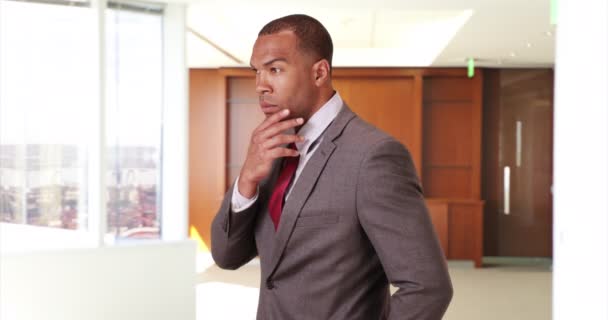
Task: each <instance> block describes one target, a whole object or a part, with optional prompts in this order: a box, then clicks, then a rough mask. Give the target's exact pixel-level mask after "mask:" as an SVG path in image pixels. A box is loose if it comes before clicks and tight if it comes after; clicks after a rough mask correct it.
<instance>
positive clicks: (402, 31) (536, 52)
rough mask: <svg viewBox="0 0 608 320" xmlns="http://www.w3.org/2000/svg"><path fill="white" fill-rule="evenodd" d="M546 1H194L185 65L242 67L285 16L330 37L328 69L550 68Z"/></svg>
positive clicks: (552, 46) (550, 32) (550, 29)
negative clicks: (316, 24)
mask: <svg viewBox="0 0 608 320" xmlns="http://www.w3.org/2000/svg"><path fill="white" fill-rule="evenodd" d="M550 4H551V1H550V0H424V1H423V0H415V1H414V0H400V1H399V0H386V1H382V0H379V1H378V0H377V1H369V0H350V1H346V0H334V1H331V2H330V1H328V0H324V1H321V0H307V1H286V0H283V1H271V0H257V1H247V0H223V1H209V0H199V1H192V2H189V6H188V13H187V15H188V18H187V26H188V29H189V32H188V35H187V46H188V49H187V54H188V65H189V67H191V68H206V67H221V66H244V67H246V66H248V65H249V57H250V55H251V48H252V46H253V43H254V42H255V39H256V37H257V33H258V31H259V30H260V29H261V28H262V27H263V26H264V24H266V23H267V22H269V21H271V20H273V19H275V18H278V17H281V16H284V15H288V14H293V13H305V14H309V15H311V16H313V17H315V18H317V19H318V20H319V21H321V22H322V23H323V24H324V25H325V27H326V28H327V29H328V30H329V32H330V34H331V35H332V39H333V42H334V48H335V49H334V59H333V62H334V66H356V67H378V66H383V67H387V66H398V67H416V66H436V67H447V66H449V67H454V66H463V67H464V66H466V65H467V59H468V58H474V59H475V61H476V66H487V67H552V66H553V65H554V61H555V57H554V50H555V39H554V36H553V34H554V33H555V26H552V25H551V23H550Z"/></svg>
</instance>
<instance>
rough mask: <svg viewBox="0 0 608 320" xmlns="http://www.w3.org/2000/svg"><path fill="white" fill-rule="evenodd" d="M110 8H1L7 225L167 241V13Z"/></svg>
mask: <svg viewBox="0 0 608 320" xmlns="http://www.w3.org/2000/svg"><path fill="white" fill-rule="evenodd" d="M106 5H107V8H106V9H105V12H104V19H103V20H102V21H100V20H99V19H98V18H99V15H98V12H99V10H100V9H99V7H93V6H92V5H91V3H89V2H87V1H83V0H75V1H64V0H29V1H13V0H2V1H0V222H3V223H10V224H11V225H14V224H27V225H36V226H42V227H53V228H56V229H74V230H81V231H87V230H88V229H92V230H90V231H93V232H96V231H97V230H105V231H106V234H105V239H106V241H109V242H113V241H114V240H124V239H159V238H160V237H161V204H162V202H161V196H162V192H161V191H162V183H161V177H162V137H163V125H162V124H163V121H162V119H163V104H164V103H165V101H164V99H165V98H164V90H165V88H164V86H165V83H164V80H163V76H164V74H163V72H164V70H165V69H164V67H165V66H164V62H163V53H164V51H163V49H164V47H163V39H164V31H163V27H164V25H163V22H164V6H163V5H160V4H146V3H140V2H112V1H110V2H107V3H106ZM174 19H181V17H177V18H174ZM171 21H172V23H174V24H175V23H179V21H181V20H179V21H175V20H171ZM100 26H104V27H103V28H100ZM100 29H102V30H100ZM100 37H101V39H103V45H102V48H103V50H100ZM182 50H183V48H177V49H176V51H181V52H183V51H182ZM171 52H173V51H171ZM100 57H103V58H104V59H100ZM100 66H102V67H101V68H100ZM100 75H101V77H100ZM100 79H103V80H104V81H103V83H102V81H101V80H100ZM178 83H179V82H178ZM178 85H181V84H178ZM100 92H101V93H100ZM100 96H103V97H104V99H102V100H103V102H104V103H103V104H102V103H100V99H99V97H100ZM100 110H104V115H105V121H103V122H100V119H99V115H100V114H101V113H100V112H101V111H100ZM102 123H103V124H105V126H104V127H103V128H101V126H100V124H102ZM100 133H103V136H104V141H105V147H104V148H101V147H100V146H101V144H100V141H101V140H100V139H99V137H100ZM102 149H103V151H100V150H102ZM100 153H101V155H100ZM98 157H99V159H104V160H105V163H104V164H103V166H104V172H103V176H104V177H105V178H104V179H100V178H99V177H100V175H99V173H98V172H96V170H98V169H95V168H97V167H96V165H95V160H96V159H98ZM92 168H93V169H92ZM100 180H103V184H100ZM100 186H101V188H102V190H104V192H105V193H104V197H101V198H102V199H103V200H102V201H106V202H105V203H100V202H99V199H97V198H99V197H97V196H96V194H98V193H97V192H96V190H98V189H99V188H100ZM100 207H105V212H106V217H107V219H106V220H104V221H103V222H102V223H103V224H107V225H106V226H105V228H101V227H100V226H98V224H97V223H96V222H95V220H96V219H97V218H98V217H100V216H102V215H101V212H100V211H103V210H100V209H99V208H100ZM97 220H98V219H97ZM94 229H97V230H94ZM99 233H100V234H101V232H99ZM93 237H94V235H93Z"/></svg>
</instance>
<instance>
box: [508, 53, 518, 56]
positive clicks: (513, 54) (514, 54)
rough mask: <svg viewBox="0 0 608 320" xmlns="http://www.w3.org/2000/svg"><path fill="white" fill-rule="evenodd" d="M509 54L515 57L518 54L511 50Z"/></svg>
mask: <svg viewBox="0 0 608 320" xmlns="http://www.w3.org/2000/svg"><path fill="white" fill-rule="evenodd" d="M509 55H510V56H511V57H515V56H517V54H516V53H515V52H511V53H509Z"/></svg>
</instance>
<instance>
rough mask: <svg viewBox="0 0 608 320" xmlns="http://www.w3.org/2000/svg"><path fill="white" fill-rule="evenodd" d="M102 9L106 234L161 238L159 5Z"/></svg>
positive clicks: (116, 5)
mask: <svg viewBox="0 0 608 320" xmlns="http://www.w3.org/2000/svg"><path fill="white" fill-rule="evenodd" d="M109 8H110V9H108V10H107V11H106V12H107V14H106V40H107V41H106V50H107V51H106V53H107V55H106V59H107V69H106V72H107V74H106V79H107V84H106V86H107V121H106V123H107V143H108V148H107V153H106V154H107V176H106V177H107V178H106V181H107V191H108V192H107V199H108V202H107V211H108V221H107V223H108V228H107V230H108V235H109V236H111V237H114V238H116V239H125V238H140V239H141V238H160V219H161V214H160V190H161V189H160V174H161V159H160V154H161V124H162V123H161V117H162V101H163V95H162V87H163V82H162V71H163V58H162V52H163V51H162V48H163V47H162V31H163V29H162V8H159V7H158V6H156V7H154V5H144V4H137V3H129V4H128V5H127V4H125V3H122V4H119V3H110V4H109Z"/></svg>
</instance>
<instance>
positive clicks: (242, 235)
mask: <svg viewBox="0 0 608 320" xmlns="http://www.w3.org/2000/svg"><path fill="white" fill-rule="evenodd" d="M235 187H236V185H233V186H232V187H231V188H230V190H228V192H226V195H225V196H224V200H223V201H222V205H221V207H220V210H219V212H218V213H217V214H216V215H215V218H213V222H212V223H211V255H212V256H213V260H214V261H215V263H216V264H217V265H218V267H220V268H222V269H230V270H235V269H238V268H240V267H241V266H243V265H244V264H246V263H247V262H249V261H251V259H253V258H255V257H256V256H257V248H256V245H255V221H256V217H257V211H258V207H259V206H258V203H259V201H256V202H255V203H254V204H253V205H251V206H250V207H249V208H247V209H245V210H243V211H239V212H238V213H235V212H233V211H232V209H231V207H232V194H233V188H235Z"/></svg>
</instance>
